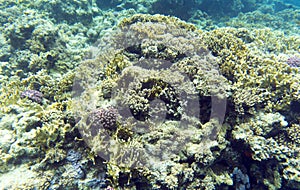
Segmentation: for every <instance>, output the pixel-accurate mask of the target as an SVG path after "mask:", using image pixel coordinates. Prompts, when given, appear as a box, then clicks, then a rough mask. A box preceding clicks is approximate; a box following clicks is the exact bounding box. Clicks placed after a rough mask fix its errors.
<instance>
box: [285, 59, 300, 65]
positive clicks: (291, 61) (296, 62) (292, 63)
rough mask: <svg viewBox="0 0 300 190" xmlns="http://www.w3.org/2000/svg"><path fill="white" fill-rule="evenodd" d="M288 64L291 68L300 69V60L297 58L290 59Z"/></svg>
mask: <svg viewBox="0 0 300 190" xmlns="http://www.w3.org/2000/svg"><path fill="white" fill-rule="evenodd" d="M286 63H287V64H288V65H289V66H291V67H300V58H299V57H297V56H292V57H289V58H288V59H287V61H286Z"/></svg>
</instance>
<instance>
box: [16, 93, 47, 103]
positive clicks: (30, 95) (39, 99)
mask: <svg viewBox="0 0 300 190" xmlns="http://www.w3.org/2000/svg"><path fill="white" fill-rule="evenodd" d="M21 98H28V99H30V100H32V101H34V102H36V103H39V104H40V103H42V101H43V94H42V93H41V92H39V91H37V90H25V91H23V92H22V93H21Z"/></svg>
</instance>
